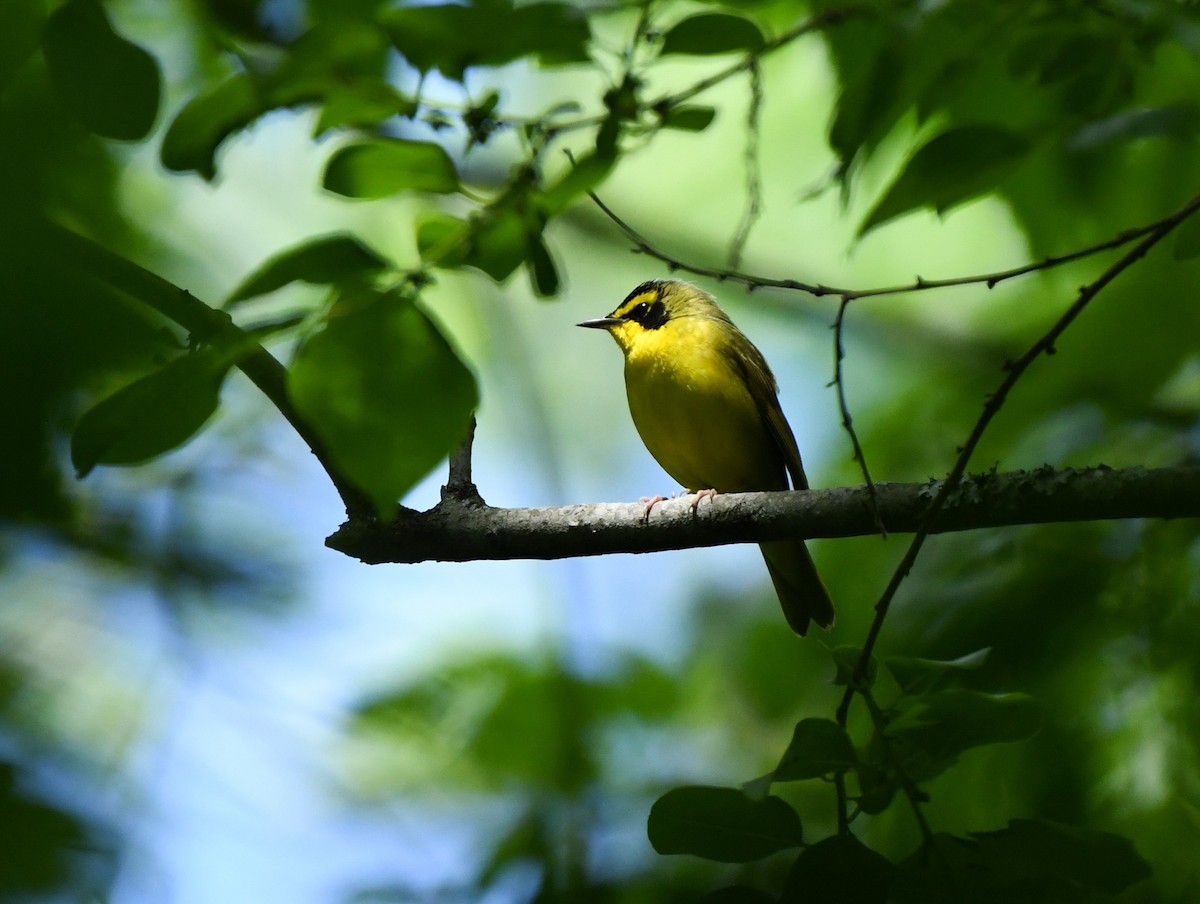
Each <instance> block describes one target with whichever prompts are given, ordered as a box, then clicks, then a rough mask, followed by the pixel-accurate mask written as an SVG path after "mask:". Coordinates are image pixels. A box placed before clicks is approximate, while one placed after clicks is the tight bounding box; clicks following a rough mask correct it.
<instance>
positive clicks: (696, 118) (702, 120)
mask: <svg viewBox="0 0 1200 904" xmlns="http://www.w3.org/2000/svg"><path fill="white" fill-rule="evenodd" d="M716 115H717V110H716V108H715V107H704V106H701V105H699V104H680V105H679V106H677V107H671V108H670V109H668V110H666V111H665V112H664V113H663V114H662V124H663V127H664V128H668V129H679V130H680V131H681V132H703V131H704V130H705V129H707V128H708V127H709V126H710V125H712V121H713V119H715V118H716Z"/></svg>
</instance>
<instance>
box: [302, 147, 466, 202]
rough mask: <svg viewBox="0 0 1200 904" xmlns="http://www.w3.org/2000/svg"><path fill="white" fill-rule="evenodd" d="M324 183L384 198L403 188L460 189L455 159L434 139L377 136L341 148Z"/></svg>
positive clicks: (351, 194) (362, 195)
mask: <svg viewBox="0 0 1200 904" xmlns="http://www.w3.org/2000/svg"><path fill="white" fill-rule="evenodd" d="M322 185H324V186H325V188H327V189H328V190H329V191H332V192H337V193H338V194H339V195H346V196H347V197H350V198H384V197H387V196H388V195H394V194H396V193H398V192H402V191H424V192H435V193H439V194H447V193H449V192H455V191H458V173H457V172H456V171H455V169H454V162H453V161H452V160H451V159H450V155H449V154H447V153H446V151H445V150H444V149H443V148H442V146H441V145H439V144H435V143H433V142H432V141H405V140H401V139H376V140H373V141H364V142H359V143H356V144H350V145H347V146H345V147H343V148H340V149H339V150H337V151H336V152H335V153H334V155H333V156H332V157H331V158H330V159H329V162H328V163H327V164H326V165H325V174H324V176H323V177H322Z"/></svg>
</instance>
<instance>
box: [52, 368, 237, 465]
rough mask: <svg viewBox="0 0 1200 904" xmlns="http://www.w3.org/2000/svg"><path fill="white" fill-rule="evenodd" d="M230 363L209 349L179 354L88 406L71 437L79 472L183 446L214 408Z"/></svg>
mask: <svg viewBox="0 0 1200 904" xmlns="http://www.w3.org/2000/svg"><path fill="white" fill-rule="evenodd" d="M232 363H233V362H232V361H231V360H230V356H229V355H226V354H219V353H216V352H213V351H211V350H203V351H199V352H193V353H190V354H186V355H181V356H180V357H178V358H176V359H175V360H173V361H171V362H169V363H168V364H167V365H166V366H164V367H163V368H161V369H160V370H157V371H155V372H154V373H152V374H148V375H147V376H144V377H142V378H141V379H139V380H135V381H134V382H133V383H130V384H129V385H128V386H126V387H125V388H123V389H120V390H118V391H117V392H115V393H114V394H113V395H111V396H109V397H108V398H106V399H104V401H102V402H100V403H99V404H98V405H96V406H95V407H94V408H91V409H89V410H88V411H87V412H85V413H84V414H83V416H82V417H80V419H79V423H78V424H77V425H76V426H75V432H74V433H73V434H72V435H71V463H72V464H73V465H74V466H75V471H76V473H77V474H78V476H79V477H85V476H87V474H88V473H89V472H90V471H91V470H92V469H93V468H95V467H96V465H123V464H136V463H138V462H143V461H147V460H148V459H151V458H154V457H156V456H158V455H162V454H163V453H165V452H169V451H171V450H172V449H175V448H177V447H179V446H182V445H183V444H184V443H185V442H187V441H188V440H189V439H191V438H192V437H193V436H194V435H195V434H196V432H197V431H199V430H200V428H201V427H203V426H204V424H205V423H206V422H207V421H208V419H209V418H210V417H212V415H213V413H214V412H215V411H216V410H217V405H218V403H219V401H220V391H221V383H222V382H223V381H224V379H225V374H226V373H227V372H228V370H229V368H230V366H231V364H232Z"/></svg>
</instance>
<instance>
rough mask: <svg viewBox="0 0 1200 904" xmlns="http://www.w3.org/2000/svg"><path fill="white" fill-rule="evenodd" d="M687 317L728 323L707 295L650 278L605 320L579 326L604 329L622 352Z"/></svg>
mask: <svg viewBox="0 0 1200 904" xmlns="http://www.w3.org/2000/svg"><path fill="white" fill-rule="evenodd" d="M687 318H704V319H710V320H722V321H728V319H729V318H728V317H726V316H725V312H724V311H722V310H721V309H720V308H719V307H718V306H717V303H716V301H715V300H714V299H713V297H712V296H711V295H709V294H708V293H707V292H705V291H704V290H703V289H700V288H698V287H696V286H693V285H692V284H691V283H689V282H684V281H683V280H681V279H652V280H649V281H648V282H644V283H642V284H641V285H640V286H638V287H637V288H635V289H634V290H633V291H632V292H630V293H629V294H628V295H626V296H625V300H624V301H622V302H621V303H620V304H619V305H617V307H616V310H614V311H613V312H612V313H611V314H609V315H608V316H607V317H599V318H597V319H595V320H585V321H584V322H583V323H581V324H579V326H584V327H590V328H592V329H604V330H608V331H609V333H610V334H611V335H612V337H613V338H614V339H615V340H617V345H619V346H621V350H622V351H625V352H627V351H629V349H630V348H631V347H632V346H633V345H634V344H635V343H636V342H637V341H638V340H639V339H640V338H642V337H644V336H645V335H646V334H648V333H653V332H655V331H657V330H662V329H664V328H666V329H671V326H670V325H671V324H676V325H678V324H679V322H681V321H683V320H685V319H687Z"/></svg>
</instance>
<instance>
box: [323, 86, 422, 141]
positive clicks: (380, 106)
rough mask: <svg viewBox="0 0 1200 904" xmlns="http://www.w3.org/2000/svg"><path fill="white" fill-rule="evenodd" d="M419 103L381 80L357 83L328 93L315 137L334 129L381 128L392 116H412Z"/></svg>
mask: <svg viewBox="0 0 1200 904" xmlns="http://www.w3.org/2000/svg"><path fill="white" fill-rule="evenodd" d="M416 112H417V105H416V102H415V101H413V99H412V98H410V97H407V96H406V95H404V94H401V93H400V92H399V91H397V90H396V89H395V88H394V87H393V86H392V85H390V84H388V83H387V82H386V81H384V80H382V79H378V80H376V79H358V80H356V81H354V82H353V83H351V84H348V85H346V86H344V87H343V88H342V89H340V90H335V91H332V92H329V93H328V94H326V96H325V100H324V102H323V103H322V105H321V115H320V117H318V119H317V125H316V128H315V129H314V130H313V131H314V133H315V134H316V135H324V134H325V133H326V132H328V131H330V130H331V129H338V128H344V127H347V126H353V127H355V128H366V127H368V126H374V125H378V124H379V123H381V122H383V121H384V120H386V119H390V118H391V117H393V116H408V117H410V116H413V115H415V114H416Z"/></svg>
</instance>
